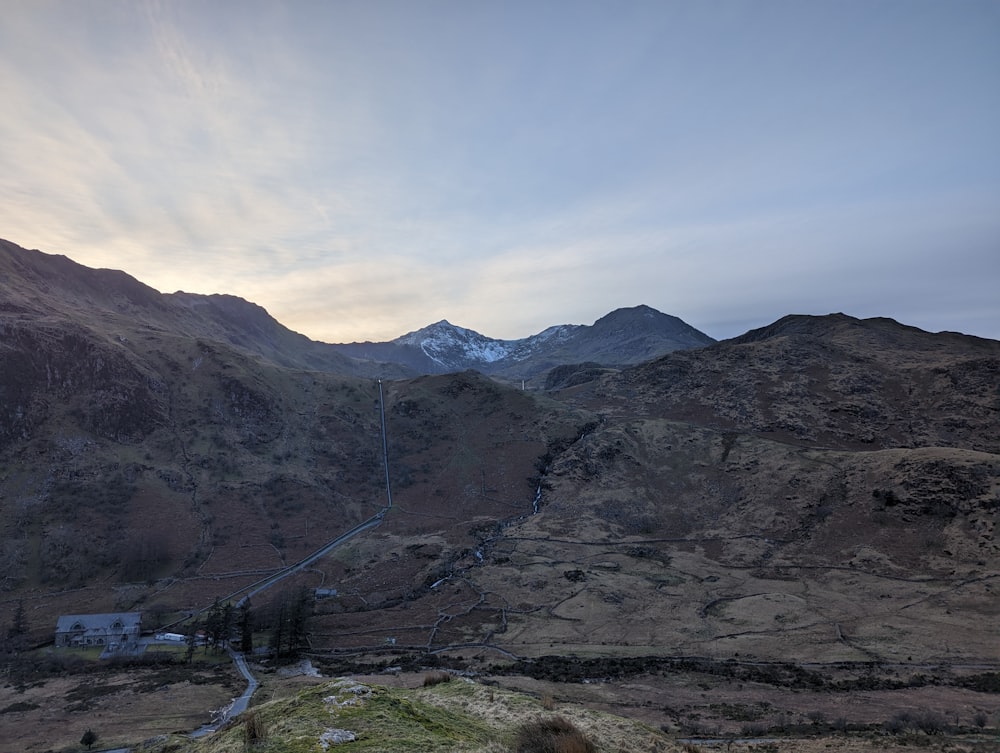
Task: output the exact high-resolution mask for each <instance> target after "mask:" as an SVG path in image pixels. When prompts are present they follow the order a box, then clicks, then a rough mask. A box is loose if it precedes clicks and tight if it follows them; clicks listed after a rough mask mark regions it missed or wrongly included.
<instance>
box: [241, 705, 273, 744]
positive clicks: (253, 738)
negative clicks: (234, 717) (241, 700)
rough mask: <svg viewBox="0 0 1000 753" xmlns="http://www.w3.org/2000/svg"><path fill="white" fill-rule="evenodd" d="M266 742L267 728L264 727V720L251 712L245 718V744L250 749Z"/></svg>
mask: <svg viewBox="0 0 1000 753" xmlns="http://www.w3.org/2000/svg"><path fill="white" fill-rule="evenodd" d="M265 740H267V727H265V726H264V720H263V719H261V718H260V717H259V716H258V715H257V713H256V712H254V711H251V712H250V713H249V714H247V715H246V716H245V717H243V742H244V743H245V744H246V747H248V748H250V747H253V746H254V745H259V744H260V743H262V742H264V741H265Z"/></svg>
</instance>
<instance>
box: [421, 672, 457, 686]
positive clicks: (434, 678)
mask: <svg viewBox="0 0 1000 753" xmlns="http://www.w3.org/2000/svg"><path fill="white" fill-rule="evenodd" d="M442 682H451V675H450V674H448V673H447V672H428V673H427V674H426V675H424V687H425V688H429V687H431V686H432V685H440V684H441V683H442Z"/></svg>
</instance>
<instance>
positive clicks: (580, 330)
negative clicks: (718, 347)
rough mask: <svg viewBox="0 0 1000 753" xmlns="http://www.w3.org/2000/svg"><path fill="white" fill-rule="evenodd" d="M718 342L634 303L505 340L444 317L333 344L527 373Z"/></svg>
mask: <svg viewBox="0 0 1000 753" xmlns="http://www.w3.org/2000/svg"><path fill="white" fill-rule="evenodd" d="M714 342H715V340H713V339H712V338H711V337H709V336H708V335H706V334H704V333H703V332H699V331H698V330H697V329H695V328H694V327H692V326H690V325H689V324H686V323H685V322H684V321H682V320H681V319H678V318H677V317H676V316H669V315H667V314H663V313H661V312H659V311H657V310H656V309H654V308H650V307H649V306H635V307H632V308H621V309H617V310H615V311H612V312H611V313H610V314H607V315H606V316H603V317H601V318H600V319H598V320H597V321H596V322H594V324H593V325H590V326H587V325H583V324H559V325H555V326H552V327H548V328H546V329H544V330H542V331H541V332H539V333H538V334H535V335H531V336H530V337H524V338H521V339H517V340H498V339H495V338H492V337H487V336H485V335H482V334H480V333H478V332H476V331H475V330H471V329H466V328H464V327H458V326H456V325H454V324H452V323H451V322H448V321H446V320H441V321H439V322H435V323H434V324H431V325H428V326H426V327H423V328H421V329H418V330H415V331H413V332H408V333H407V334H405V335H402V336H401V337H397V338H396V339H395V340H391V341H389V342H379V343H372V342H364V343H347V344H342V345H334V346H333V347H335V348H336V349H338V350H339V351H340V352H341V353H343V354H344V355H347V356H351V357H352V358H361V359H369V360H375V361H384V362H393V363H399V364H403V365H405V366H407V367H409V368H412V369H415V370H417V371H420V372H423V373H426V374H443V373H448V372H452V371H463V370H465V369H475V370H477V371H481V372H483V373H484V374H494V375H498V376H504V377H508V378H512V379H525V378H528V377H531V376H534V375H537V374H540V373H541V372H544V371H547V370H548V369H551V368H553V367H556V366H561V365H566V364H575V363H584V362H591V363H596V364H599V365H603V366H622V365H629V364H636V363H641V362H642V361H647V360H649V359H651V358H657V357H659V356H662V355H666V354H667V353H671V352H673V351H675V350H686V349H688V348H698V347H702V346H705V345H711V344H712V343H714Z"/></svg>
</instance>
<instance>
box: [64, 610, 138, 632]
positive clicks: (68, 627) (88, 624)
mask: <svg viewBox="0 0 1000 753" xmlns="http://www.w3.org/2000/svg"><path fill="white" fill-rule="evenodd" d="M141 619H142V614H141V613H140V612H109V613H107V614H64V615H62V616H61V617H60V618H59V620H58V621H57V622H56V632H57V633H71V632H73V631H74V630H80V629H83V630H85V631H87V630H108V629H109V628H110V627H111V626H112V625H113V624H114V623H115V621H116V620H117V621H118V622H120V623H121V624H122V628H123V629H125V630H128V629H129V628H132V629H134V630H136V631H138V630H139V623H140V621H141ZM77 625H79V627H76V626H77Z"/></svg>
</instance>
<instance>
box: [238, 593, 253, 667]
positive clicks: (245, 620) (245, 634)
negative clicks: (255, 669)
mask: <svg viewBox="0 0 1000 753" xmlns="http://www.w3.org/2000/svg"><path fill="white" fill-rule="evenodd" d="M240 651H242V652H243V653H244V654H252V653H253V615H251V614H250V600H249V599H244V601H243V603H242V604H241V605H240Z"/></svg>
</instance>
